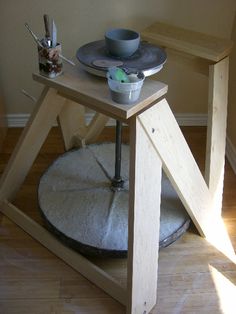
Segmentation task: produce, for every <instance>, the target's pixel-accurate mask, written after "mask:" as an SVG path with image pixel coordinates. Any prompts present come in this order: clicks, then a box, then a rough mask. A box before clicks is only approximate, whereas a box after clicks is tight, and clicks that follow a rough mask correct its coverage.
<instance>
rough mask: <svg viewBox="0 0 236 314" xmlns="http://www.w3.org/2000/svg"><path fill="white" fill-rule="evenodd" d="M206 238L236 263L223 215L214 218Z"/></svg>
mask: <svg viewBox="0 0 236 314" xmlns="http://www.w3.org/2000/svg"><path fill="white" fill-rule="evenodd" d="M206 240H207V241H208V242H209V243H210V244H212V245H213V246H214V247H215V248H216V249H217V250H219V251H220V252H221V253H223V254H224V255H225V256H227V257H228V258H229V259H230V260H231V261H232V262H233V263H234V264H236V255H235V251H234V248H233V246H232V243H231V240H230V237H229V235H228V231H227V229H226V226H225V223H224V221H223V219H222V218H221V217H218V218H213V219H212V221H211V227H210V228H208V231H207V234H206Z"/></svg>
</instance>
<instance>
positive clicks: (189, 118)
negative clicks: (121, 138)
mask: <svg viewBox="0 0 236 314" xmlns="http://www.w3.org/2000/svg"><path fill="white" fill-rule="evenodd" d="M93 116H94V113H92V112H89V113H87V114H86V123H89V122H90V121H91V120H92V118H93ZM29 117H30V114H27V113H19V114H8V115H7V124H8V127H9V128H23V127H24V126H25V125H26V123H27V121H28V119H29ZM175 117H176V120H177V122H178V124H179V125H180V126H206V125H207V114H189V113H183V114H182V113H178V114H176V115H175ZM55 125H56V123H55ZM114 125H115V120H114V119H109V121H108V123H107V126H114Z"/></svg>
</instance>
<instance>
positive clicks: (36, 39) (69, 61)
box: [25, 23, 75, 66]
mask: <svg viewBox="0 0 236 314" xmlns="http://www.w3.org/2000/svg"><path fill="white" fill-rule="evenodd" d="M25 27H26V28H27V29H28V31H29V32H30V34H31V36H32V37H33V39H34V41H35V42H36V44H37V45H38V46H39V47H41V48H47V47H45V46H44V45H43V43H42V42H41V41H40V39H39V38H38V37H37V36H36V35H35V33H34V32H33V31H32V30H31V29H30V27H29V24H28V23H25ZM59 57H60V58H61V59H62V60H64V61H66V62H67V63H69V64H70V65H73V66H75V63H74V62H73V61H71V60H69V59H67V58H66V57H64V56H63V55H62V54H59Z"/></svg>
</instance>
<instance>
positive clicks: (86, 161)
mask: <svg viewBox="0 0 236 314" xmlns="http://www.w3.org/2000/svg"><path fill="white" fill-rule="evenodd" d="M114 158H115V145H114V144H111V143H107V144H100V145H90V146H88V147H86V148H81V149H78V150H73V151H69V152H67V153H65V154H63V155H62V156H60V157H59V158H58V159H57V160H56V161H55V162H54V163H53V164H52V165H51V166H50V167H49V169H48V170H47V171H46V173H45V174H44V175H43V176H42V178H41V180H40V183H39V189H38V199H39V206H40V209H41V212H42V215H43V217H44V218H45V220H46V222H47V226H48V227H49V228H50V230H52V231H53V232H54V233H56V235H58V236H59V237H60V238H61V240H62V241H64V242H65V243H66V244H67V245H69V246H71V247H73V248H74V249H76V250H79V251H80V252H82V253H85V254H90V255H93V254H103V255H108V256H125V255H126V253H127V238H128V237H127V235H128V232H127V231H128V226H127V222H128V197H129V178H128V174H129V146H128V145H122V164H121V165H122V169H121V175H122V178H123V179H124V181H125V185H124V190H122V191H115V192H114V191H112V190H111V188H110V186H111V180H112V178H113V176H114ZM189 222H190V219H189V217H188V215H187V213H186V211H185V209H184V207H183V205H182V203H181V202H180V200H179V198H178V196H177V194H176V192H175V191H174V189H173V188H172V186H171V184H170V182H169V180H168V179H167V177H166V176H165V175H164V174H163V179H162V197H161V226H160V246H161V247H163V246H167V245H169V244H170V243H172V242H173V241H175V240H176V239H177V238H178V237H179V236H180V235H181V234H183V233H184V232H185V231H186V229H187V228H188V226H189Z"/></svg>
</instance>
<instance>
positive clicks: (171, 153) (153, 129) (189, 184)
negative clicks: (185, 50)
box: [139, 99, 212, 235]
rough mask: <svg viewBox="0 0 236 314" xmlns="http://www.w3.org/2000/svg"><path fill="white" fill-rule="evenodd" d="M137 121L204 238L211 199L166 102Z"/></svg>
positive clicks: (210, 214) (153, 108) (143, 114)
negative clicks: (143, 129)
mask: <svg viewBox="0 0 236 314" xmlns="http://www.w3.org/2000/svg"><path fill="white" fill-rule="evenodd" d="M139 119H140V122H141V123H142V125H143V127H144V128H145V131H146V132H147V134H148V136H149V138H150V140H151V141H152V142H153V145H154V147H155V149H156V151H157V152H158V154H159V156H160V157H161V159H162V162H163V168H164V170H165V172H166V174H167V175H168V177H169V179H170V180H171V183H172V184H173V186H174V188H175V189H176V191H177V192H178V194H179V197H180V199H181V200H182V202H183V204H184V206H185V208H186V209H187V211H188V213H189V215H190V217H191V219H192V220H193V222H194V224H195V225H196V227H197V229H198V231H199V232H200V233H201V235H204V234H205V233H206V231H207V226H209V219H210V217H212V200H211V195H210V193H209V190H208V187H207V185H206V183H205V181H204V178H203V177H202V174H201V172H200V170H199V168H198V166H197V164H196V162H195V159H194V158H193V156H192V154H191V151H190V149H189V147H188V145H187V143H186V141H185V139H184V136H183V135H182V132H181V130H180V129H179V126H178V124H177V121H176V120H175V117H174V115H173V113H172V112H171V109H170V108H169V105H168V103H167V101H166V100H165V99H164V100H162V101H160V102H159V103H157V104H156V105H155V106H153V107H152V108H150V109H149V110H148V111H146V112H144V113H142V114H141V115H140V116H139Z"/></svg>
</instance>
